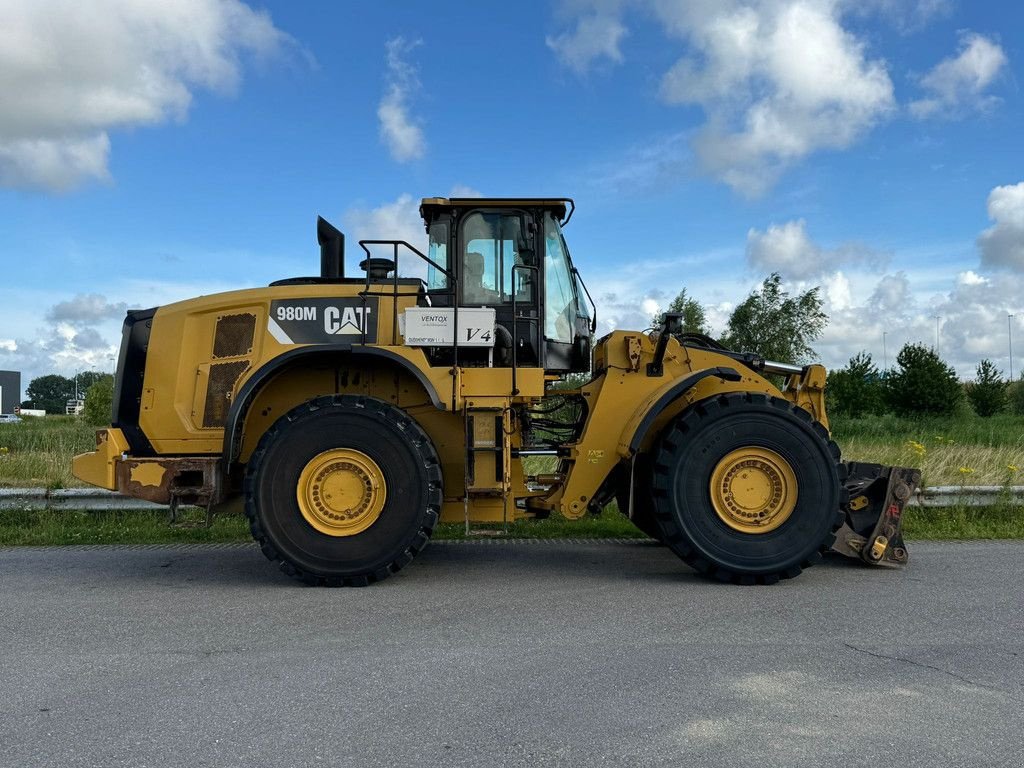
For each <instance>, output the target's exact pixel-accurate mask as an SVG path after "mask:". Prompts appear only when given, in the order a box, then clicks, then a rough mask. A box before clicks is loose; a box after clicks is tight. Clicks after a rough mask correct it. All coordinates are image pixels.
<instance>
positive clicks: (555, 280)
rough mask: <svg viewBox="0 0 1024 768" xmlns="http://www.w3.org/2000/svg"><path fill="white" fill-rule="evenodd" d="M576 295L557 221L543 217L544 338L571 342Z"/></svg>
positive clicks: (551, 217)
mask: <svg viewBox="0 0 1024 768" xmlns="http://www.w3.org/2000/svg"><path fill="white" fill-rule="evenodd" d="M575 314H576V296H575V295H574V293H573V280H572V273H571V272H570V271H569V255H568V253H567V252H566V250H565V241H564V240H563V239H562V231H561V229H560V228H559V226H558V222H557V221H556V220H555V218H554V217H553V216H552V215H551V214H550V213H547V214H544V336H545V337H547V338H548V339H551V340H552V341H561V342H565V343H572V337H573V319H574V317H575Z"/></svg>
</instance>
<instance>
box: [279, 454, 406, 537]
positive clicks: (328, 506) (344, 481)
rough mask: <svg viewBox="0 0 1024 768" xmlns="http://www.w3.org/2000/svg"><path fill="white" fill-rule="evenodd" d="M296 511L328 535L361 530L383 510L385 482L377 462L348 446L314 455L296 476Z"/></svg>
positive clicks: (355, 532) (345, 533)
mask: <svg viewBox="0 0 1024 768" xmlns="http://www.w3.org/2000/svg"><path fill="white" fill-rule="evenodd" d="M296 496H297V498H298V502H299V511H300V512H302V516H303V517H304V518H305V519H306V522H308V523H309V524H310V525H311V526H313V527H314V528H316V529H317V530H318V531H320V532H321V533H325V534H327V535H328V536H354V535H355V534H357V533H362V532H363V531H365V530H366V529H367V528H369V527H370V526H371V525H373V524H374V523H375V522H376V521H377V518H378V517H380V513H381V510H382V509H384V501H385V499H386V498H387V484H386V482H385V480H384V473H383V472H381V469H380V467H379V466H377V463H376V462H375V461H374V460H373V459H371V458H370V457H369V456H367V455H366V454H365V453H362V452H360V451H356V450H354V449H352V448H334V449H332V450H329V451H324V452H323V453H321V454H318V455H317V456H314V457H313V458H312V459H311V460H310V461H309V463H308V464H306V466H305V468H304V469H303V470H302V474H301V475H299V483H298V487H297V489H296Z"/></svg>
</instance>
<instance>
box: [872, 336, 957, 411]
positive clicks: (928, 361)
mask: <svg viewBox="0 0 1024 768" xmlns="http://www.w3.org/2000/svg"><path fill="white" fill-rule="evenodd" d="M896 366H897V367H896V370H894V371H890V372H889V373H888V374H887V375H886V377H885V385H884V392H885V402H886V404H887V405H888V406H889V408H891V409H892V410H893V411H894V412H895V413H897V414H900V415H908V414H919V413H938V414H950V413H953V411H955V410H956V407H957V405H958V404H959V403H960V400H961V398H962V397H963V388H962V387H961V386H960V381H959V380H958V379H957V376H956V371H955V370H953V368H952V366H950V365H949V364H947V363H946V362H945V361H944V360H943V359H942V358H941V357H939V356H938V355H937V354H936V353H935V351H934V350H931V349H929V348H928V347H926V346H924V345H923V344H907V345H906V346H904V347H903V349H901V350H900V353H899V354H898V355H897V356H896Z"/></svg>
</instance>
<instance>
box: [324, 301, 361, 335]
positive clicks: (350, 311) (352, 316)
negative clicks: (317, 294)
mask: <svg viewBox="0 0 1024 768" xmlns="http://www.w3.org/2000/svg"><path fill="white" fill-rule="evenodd" d="M372 313H373V310H372V309H371V308H370V307H366V308H365V314H364V311H363V307H326V308H325V309H324V333H332V334H335V335H342V334H346V333H357V334H360V335H362V333H363V331H364V330H366V324H367V322H369V319H370V315H371V314H372Z"/></svg>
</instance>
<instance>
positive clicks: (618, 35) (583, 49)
mask: <svg viewBox="0 0 1024 768" xmlns="http://www.w3.org/2000/svg"><path fill="white" fill-rule="evenodd" d="M627 34H628V32H627V30H626V28H625V27H624V26H623V25H622V22H621V21H619V19H618V18H617V17H616V16H615V15H614V14H610V13H607V12H600V11H597V12H594V13H590V14H587V15H584V16H581V17H580V18H579V19H577V21H576V27H575V28H574V29H573V30H572V31H570V32H563V33H562V34H560V35H555V36H551V35H549V36H548V37H547V38H546V39H545V42H546V43H547V46H548V48H550V49H551V50H552V51H554V52H555V54H556V55H557V56H558V58H559V60H561V62H562V63H563V64H565V65H566V66H567V67H569V69H571V70H573V71H574V72H576V74H579V75H583V74H586V73H587V71H588V70H589V69H590V67H591V66H592V65H593V64H594V62H596V61H599V60H600V59H607V60H608V61H611V62H613V63H615V64H618V63H621V62H622V51H621V49H620V48H619V46H620V45H621V43H622V39H623V38H624V37H625V36H626V35H627Z"/></svg>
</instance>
